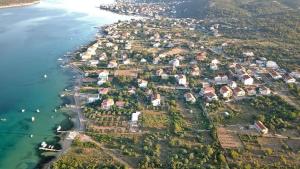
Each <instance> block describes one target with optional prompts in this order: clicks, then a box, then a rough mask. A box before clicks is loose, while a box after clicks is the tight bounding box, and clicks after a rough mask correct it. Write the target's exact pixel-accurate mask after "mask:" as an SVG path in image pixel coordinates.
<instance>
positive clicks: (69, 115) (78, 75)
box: [36, 27, 102, 169]
mask: <svg viewBox="0 0 300 169" xmlns="http://www.w3.org/2000/svg"><path fill="white" fill-rule="evenodd" d="M101 29H102V27H99V30H101ZM95 37H96V36H95ZM94 41H95V40H91V41H90V42H88V43H87V44H85V45H83V46H81V47H80V48H78V49H76V50H74V51H73V52H72V53H71V54H69V55H67V56H65V58H64V61H63V62H64V64H63V65H65V66H68V68H67V69H68V72H70V73H71V74H72V75H70V76H73V77H74V78H73V80H74V81H73V82H72V84H71V85H70V87H71V88H73V89H72V92H73V93H74V94H73V96H72V97H69V98H68V99H69V100H70V104H72V105H76V108H75V109H76V110H75V109H74V110H68V111H65V112H63V113H64V114H65V115H66V120H69V122H70V123H71V125H72V128H69V129H67V131H76V132H79V131H84V129H85V128H84V125H83V124H82V121H83V120H82V118H84V117H83V115H82V114H81V111H80V105H79V103H78V102H77V101H76V100H77V98H76V97H77V96H76V94H75V93H77V92H78V91H77V89H79V88H80V86H81V79H82V77H83V72H82V71H81V70H80V69H79V67H77V66H74V65H72V59H73V58H74V57H76V55H78V54H80V53H82V52H83V51H84V49H86V48H87V47H89V46H90V45H91V44H92V43H93V42H94ZM61 99H63V98H61ZM65 105H66V103H65V102H64V103H63V104H62V105H61V108H62V109H63V108H65ZM56 137H58V138H59V141H58V142H56V143H57V144H59V145H60V146H61V151H60V152H59V153H58V154H56V155H55V156H43V155H42V153H41V152H38V153H39V155H40V162H39V163H38V164H37V166H36V167H38V168H41V169H50V168H51V165H52V163H54V162H55V161H56V160H58V158H59V157H60V156H61V155H63V154H65V153H66V152H67V151H68V150H69V149H70V148H71V146H72V142H73V140H67V139H66V138H67V135H66V134H58V135H56Z"/></svg>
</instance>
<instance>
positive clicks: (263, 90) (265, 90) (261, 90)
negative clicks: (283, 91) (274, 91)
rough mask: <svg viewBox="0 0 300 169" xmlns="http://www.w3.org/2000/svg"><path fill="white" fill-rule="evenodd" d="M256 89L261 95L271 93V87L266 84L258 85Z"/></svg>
mask: <svg viewBox="0 0 300 169" xmlns="http://www.w3.org/2000/svg"><path fill="white" fill-rule="evenodd" d="M258 91H259V94H261V95H270V94H271V89H270V88H268V87H266V86H261V87H259V89H258Z"/></svg>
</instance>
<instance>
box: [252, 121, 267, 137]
mask: <svg viewBox="0 0 300 169" xmlns="http://www.w3.org/2000/svg"><path fill="white" fill-rule="evenodd" d="M254 127H255V128H256V130H257V131H258V132H260V133H262V134H268V132H269V130H268V128H267V127H266V126H265V125H264V124H263V123H262V122H261V121H256V122H255V123H254Z"/></svg>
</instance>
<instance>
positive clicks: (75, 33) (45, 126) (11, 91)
mask: <svg viewBox="0 0 300 169" xmlns="http://www.w3.org/2000/svg"><path fill="white" fill-rule="evenodd" d="M70 2H72V3H70ZM89 2H91V0H72V1H70V0H45V1H42V3H41V4H39V5H35V6H30V7H22V8H9V9H0V118H1V119H4V118H5V119H6V121H0V169H27V168H34V166H35V165H36V164H37V163H38V160H39V159H38V156H37V154H36V153H35V149H36V146H37V144H39V143H41V142H42V141H44V140H49V139H51V138H53V136H54V133H53V131H52V129H53V128H54V127H55V126H57V125H58V124H59V123H60V122H61V121H62V120H63V119H64V118H65V117H64V116H63V115H62V113H59V112H56V113H55V112H54V111H53V110H54V108H56V107H57V106H58V105H60V104H61V100H60V99H59V97H58V96H59V92H60V91H62V90H64V89H65V88H66V87H67V86H68V85H69V83H70V79H71V78H72V76H70V74H68V73H67V71H66V70H63V69H62V68H60V67H59V63H58V62H57V59H58V58H59V57H62V56H63V55H64V54H66V53H67V52H68V51H72V50H74V49H76V48H77V47H78V46H80V45H84V44H87V43H88V42H89V41H91V40H93V39H94V36H95V34H96V32H97V30H96V29H95V28H93V27H94V26H101V25H103V24H109V23H113V22H116V21H117V20H119V19H126V17H123V16H119V15H116V14H112V13H108V12H104V11H100V10H98V9H96V8H95V5H94V4H92V3H91V4H88V3H89ZM93 2H95V1H93ZM76 4H77V5H76ZM83 4H84V5H83ZM89 8H90V9H89ZM77 9H78V10H77ZM44 74H47V75H48V78H47V79H44V78H43V75H44ZM23 108H24V109H26V112H24V113H22V112H21V111H20V110H21V109H23ZM36 109H40V113H37V112H36V111H35V110H36ZM32 116H34V117H35V119H36V121H35V122H34V123H33V122H31V117H32ZM51 116H53V117H51ZM30 134H33V135H34V137H33V138H30V137H29V135H30Z"/></svg>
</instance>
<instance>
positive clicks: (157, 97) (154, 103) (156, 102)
mask: <svg viewBox="0 0 300 169" xmlns="http://www.w3.org/2000/svg"><path fill="white" fill-rule="evenodd" d="M151 103H152V106H154V107H156V106H160V94H153V95H152V97H151Z"/></svg>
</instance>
